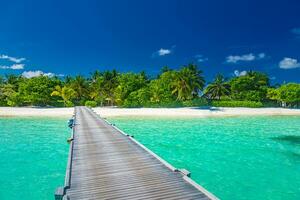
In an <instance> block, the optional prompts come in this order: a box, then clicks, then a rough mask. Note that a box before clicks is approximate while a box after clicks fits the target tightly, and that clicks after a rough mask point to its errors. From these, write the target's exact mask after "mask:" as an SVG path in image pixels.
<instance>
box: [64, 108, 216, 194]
mask: <svg viewBox="0 0 300 200" xmlns="http://www.w3.org/2000/svg"><path fill="white" fill-rule="evenodd" d="M74 122H75V126H74V127H73V141H72V142H71V145H72V146H71V147H70V153H69V159H68V160H69V161H68V167H67V172H66V183H65V186H67V187H65V194H66V195H65V197H64V198H65V199H70V200H76V199H80V200H83V199H128V200H129V199H132V200H133V199H170V200H171V199H202V200H204V199H206V200H207V199H217V198H216V197H214V196H213V195H212V194H210V193H209V192H207V191H206V190H205V189H204V188H203V187H201V186H199V185H198V184H197V183H195V182H194V181H192V180H191V179H190V178H189V177H188V176H187V175H189V173H188V172H187V171H185V170H181V172H180V170H177V169H176V168H175V167H173V166H172V165H170V164H169V163H168V162H166V161H165V160H163V159H162V158H160V157H159V156H157V155H156V154H155V153H153V152H152V151H151V150H149V149H148V148H146V147H145V146H143V145H142V144H140V143H139V142H138V141H136V140H135V139H134V138H132V137H128V136H127V134H126V133H124V132H122V131H121V130H120V129H118V128H117V127H115V126H112V125H111V124H109V123H108V122H107V121H105V120H103V119H102V118H101V117H100V116H99V115H97V114H95V113H94V112H93V111H92V110H90V109H88V108H86V107H76V108H75V120H74Z"/></svg>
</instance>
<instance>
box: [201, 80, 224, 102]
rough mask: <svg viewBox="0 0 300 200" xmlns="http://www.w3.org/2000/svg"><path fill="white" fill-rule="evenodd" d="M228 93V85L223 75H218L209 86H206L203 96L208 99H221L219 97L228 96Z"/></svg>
mask: <svg viewBox="0 0 300 200" xmlns="http://www.w3.org/2000/svg"><path fill="white" fill-rule="evenodd" d="M229 93H230V85H229V84H228V83H227V82H226V81H225V78H224V76H223V75H221V74H218V75H217V76H216V78H215V80H214V82H212V83H211V84H209V85H208V86H207V88H206V89H205V92H204V94H205V95H206V96H208V97H209V98H210V99H216V98H217V99H219V100H220V99H221V96H224V95H228V94H229Z"/></svg>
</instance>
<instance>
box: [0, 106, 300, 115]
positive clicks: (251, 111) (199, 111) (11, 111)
mask: <svg viewBox="0 0 300 200" xmlns="http://www.w3.org/2000/svg"><path fill="white" fill-rule="evenodd" d="M93 109H94V110H95V111H96V112H97V113H98V114H100V115H101V116H102V117H117V116H132V117H134V116H137V117H222V116H242V115H245V116H251V115H300V109H286V108H210V109H209V108H207V109H206V108H112V107H97V108H93ZM73 112H74V108H30V107H22V108H17V107H13V108H11V107H0V116H45V117H46V116H49V117H71V116H72V114H73Z"/></svg>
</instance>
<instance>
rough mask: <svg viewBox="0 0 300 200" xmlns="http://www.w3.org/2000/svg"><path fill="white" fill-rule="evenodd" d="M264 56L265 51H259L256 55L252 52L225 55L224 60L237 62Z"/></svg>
mask: <svg viewBox="0 0 300 200" xmlns="http://www.w3.org/2000/svg"><path fill="white" fill-rule="evenodd" d="M265 57H266V54H265V53H260V54H258V55H255V54H253V53H249V54H244V55H230V56H227V57H226V62H227V63H238V62H241V61H247V62H250V61H254V60H259V59H263V58H265Z"/></svg>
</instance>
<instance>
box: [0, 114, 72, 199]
mask: <svg viewBox="0 0 300 200" xmlns="http://www.w3.org/2000/svg"><path fill="white" fill-rule="evenodd" d="M66 124H67V123H66V119H54V118H0V156H1V157H0V199H1V200H20V199H22V200H35V199H43V200H47V199H51V200H53V199H54V190H55V188H56V187H57V186H61V185H63V184H64V176H65V169H66V164H67V157H68V144H67V142H66V140H67V138H68V136H69V133H70V130H68V128H67V125H66Z"/></svg>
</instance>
